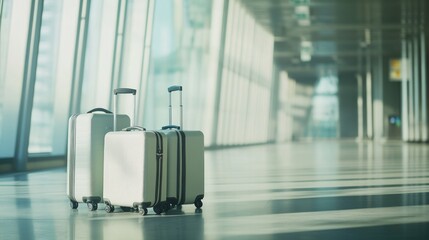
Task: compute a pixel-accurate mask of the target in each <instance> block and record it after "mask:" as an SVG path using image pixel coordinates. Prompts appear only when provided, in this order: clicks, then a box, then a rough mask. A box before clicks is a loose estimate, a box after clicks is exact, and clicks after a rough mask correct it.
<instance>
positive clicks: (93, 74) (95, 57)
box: [80, 0, 118, 112]
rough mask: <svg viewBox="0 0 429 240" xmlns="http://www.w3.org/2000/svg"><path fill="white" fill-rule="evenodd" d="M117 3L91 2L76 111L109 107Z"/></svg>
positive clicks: (96, 0)
mask: <svg viewBox="0 0 429 240" xmlns="http://www.w3.org/2000/svg"><path fill="white" fill-rule="evenodd" d="M117 15H118V0H104V1H103V0H92V1H91V6H90V12H89V24H88V38H87V45H86V49H85V60H84V61H85V69H84V73H83V86H82V99H81V106H80V111H81V112H86V111H88V110H90V109H92V108H95V107H103V108H109V106H110V104H109V103H110V99H111V97H112V93H111V86H112V67H113V57H114V52H115V34H116V24H117V18H118V16H117Z"/></svg>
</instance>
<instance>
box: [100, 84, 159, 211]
mask: <svg viewBox="0 0 429 240" xmlns="http://www.w3.org/2000/svg"><path fill="white" fill-rule="evenodd" d="M122 93H124V94H125V93H129V92H127V91H122V90H121V89H116V90H115V96H116V95H117V94H122ZM133 94H135V90H134V92H133ZM115 102H116V101H115ZM115 105H116V103H115ZM166 148H167V138H166V137H165V135H164V134H163V133H160V132H157V131H146V130H145V129H144V128H142V127H136V126H132V127H129V128H126V129H124V130H122V131H115V132H109V133H108V134H106V137H105V148H104V161H105V164H104V202H105V204H106V207H105V210H106V212H113V211H114V209H115V206H120V207H121V208H131V209H134V210H139V211H140V212H141V213H142V214H144V215H145V214H147V208H149V207H153V210H154V212H155V213H157V214H160V213H161V212H163V211H164V210H166V208H167V202H166V193H167V162H166V159H167V152H166V151H165V150H166Z"/></svg>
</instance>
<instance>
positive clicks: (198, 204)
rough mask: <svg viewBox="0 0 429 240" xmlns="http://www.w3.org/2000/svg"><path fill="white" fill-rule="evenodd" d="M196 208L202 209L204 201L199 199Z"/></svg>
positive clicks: (195, 203)
mask: <svg viewBox="0 0 429 240" xmlns="http://www.w3.org/2000/svg"><path fill="white" fill-rule="evenodd" d="M194 205H195V207H196V208H198V209H200V208H201V207H202V206H203V201H201V200H197V201H195V202H194Z"/></svg>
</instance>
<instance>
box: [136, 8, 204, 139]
mask: <svg viewBox="0 0 429 240" xmlns="http://www.w3.org/2000/svg"><path fill="white" fill-rule="evenodd" d="M211 7H212V1H199V0H184V1H172V0H160V1H157V2H156V6H155V12H154V14H155V16H154V27H153V41H152V55H151V60H150V73H149V81H148V85H147V88H146V93H145V98H146V101H145V109H144V110H145V114H144V121H143V123H144V126H145V127H146V128H149V129H159V128H160V127H161V126H163V125H166V124H168V92H167V87H168V86H169V85H173V84H180V85H182V86H183V105H184V116H183V120H184V129H189V130H190V129H199V130H203V132H209V130H211V128H206V129H204V128H205V127H206V126H205V121H206V120H205V118H206V115H205V114H204V111H205V109H206V107H207V104H208V103H207V102H208V101H207V96H206V94H207V93H208V91H209V90H210V89H208V86H210V84H207V82H206V79H207V78H208V76H207V73H208V61H209V46H210V45H209V38H208V37H207V35H209V33H210V29H211V25H210V20H211ZM177 105H178V103H176V106H177ZM174 117H175V119H178V116H177V115H176V116H174ZM173 121H174V122H173V124H179V121H178V120H174V118H173Z"/></svg>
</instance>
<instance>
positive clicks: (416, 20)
mask: <svg viewBox="0 0 429 240" xmlns="http://www.w3.org/2000/svg"><path fill="white" fill-rule="evenodd" d="M241 2H242V3H243V5H244V6H245V7H246V8H247V9H248V10H249V12H250V13H251V14H252V15H253V16H254V17H255V19H256V20H257V21H258V22H259V23H260V24H262V25H263V26H264V27H265V28H266V29H267V30H268V31H270V32H271V33H273V35H274V38H275V51H274V57H275V63H276V65H277V66H278V67H279V68H280V69H281V70H286V71H287V72H288V74H289V75H290V76H292V77H293V78H295V79H297V80H304V79H308V78H317V74H318V72H317V71H318V70H317V69H318V68H319V67H320V66H321V65H327V64H328V65H334V66H335V67H336V69H337V70H338V72H343V73H353V74H354V73H356V72H357V71H358V69H359V66H360V65H359V62H362V61H360V60H359V59H363V58H364V57H365V56H366V55H368V56H387V57H400V56H401V37H402V36H405V35H407V34H410V33H411V32H413V31H417V30H415V29H418V27H421V26H424V24H423V23H424V22H425V21H424V19H423V18H426V19H427V14H425V12H428V11H427V10H426V9H427V8H428V7H429V2H428V3H425V2H426V0H241ZM426 22H427V20H426ZM426 30H427V29H426ZM426 36H428V35H427V34H426ZM306 42H307V43H306ZM308 42H310V44H311V45H310V51H311V52H310V55H311V60H308V59H307V61H305V57H306V56H305V53H306V52H305V50H304V48H305V46H306V45H305V44H309V43H308ZM303 51H304V55H301V54H302V53H303ZM307 53H308V51H307ZM307 57H308V56H307Z"/></svg>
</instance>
